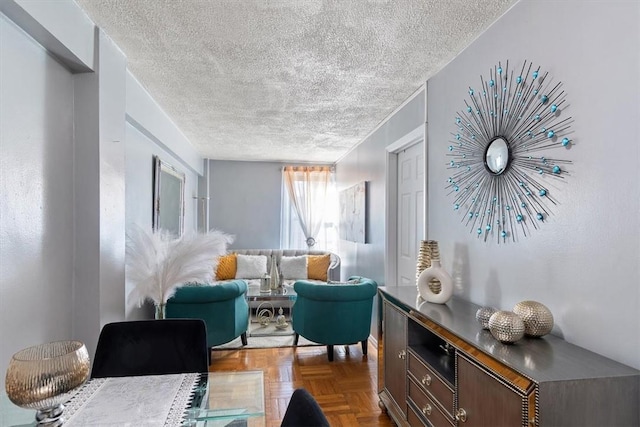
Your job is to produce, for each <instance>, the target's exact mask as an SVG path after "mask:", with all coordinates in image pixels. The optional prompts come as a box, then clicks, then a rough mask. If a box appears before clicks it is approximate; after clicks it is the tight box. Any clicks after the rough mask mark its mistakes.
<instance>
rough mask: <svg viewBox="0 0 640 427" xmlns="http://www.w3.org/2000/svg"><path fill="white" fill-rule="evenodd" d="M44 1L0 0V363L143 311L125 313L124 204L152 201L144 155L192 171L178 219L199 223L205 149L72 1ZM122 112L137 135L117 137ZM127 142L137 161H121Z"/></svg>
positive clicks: (135, 206) (85, 336) (87, 337)
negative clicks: (182, 215) (135, 79)
mask: <svg viewBox="0 0 640 427" xmlns="http://www.w3.org/2000/svg"><path fill="white" fill-rule="evenodd" d="M22 5H25V7H26V9H24V8H22ZM50 6H51V4H50V3H46V2H45V3H43V2H24V1H22V0H3V1H1V2H0V111H1V115H0V194H1V197H0V344H1V345H0V372H4V371H5V370H6V367H7V365H8V362H9V359H10V357H11V355H12V354H13V353H15V352H16V351H18V350H20V349H21V348H24V347H27V346H31V345H36V344H41V343H44V342H48V341H53V340H64V339H79V340H81V341H84V342H85V343H86V344H87V348H88V349H89V352H90V355H91V356H92V355H93V351H94V349H95V344H96V342H97V338H98V334H99V332H100V329H101V327H102V326H103V325H104V324H105V323H107V322H110V321H116V320H124V319H125V317H126V316H131V317H134V318H135V317H136V316H143V314H140V313H135V312H128V313H125V305H126V292H125V245H124V243H125V222H126V219H125V210H126V211H127V212H130V215H129V216H128V219H130V220H131V221H134V220H137V218H138V216H137V215H139V216H140V218H142V217H147V218H150V217H151V203H150V202H149V203H148V204H147V203H145V206H144V207H140V206H139V203H144V200H150V197H151V196H150V194H151V185H150V184H149V181H148V180H150V177H151V158H150V155H151V153H158V154H159V155H161V156H163V158H165V157H164V156H166V158H167V159H169V161H170V162H171V161H173V160H175V161H176V162H177V163H180V164H181V165H182V166H181V167H184V168H185V171H186V172H187V171H188V172H187V173H188V175H187V193H186V198H187V204H186V206H185V207H186V211H187V217H186V221H185V225H186V229H189V228H191V229H193V227H194V224H195V209H194V206H195V202H193V203H189V201H193V199H190V197H191V196H192V195H194V194H196V185H197V184H196V183H197V178H196V177H197V175H198V171H201V170H202V165H203V160H202V158H201V157H200V156H198V155H197V154H196V152H195V150H194V149H193V147H192V146H191V145H190V144H189V143H188V141H187V140H186V138H184V135H182V133H181V132H180V131H179V130H178V129H177V128H176V127H175V125H174V124H173V123H172V122H171V120H170V119H169V118H168V116H166V114H164V112H162V110H161V109H160V108H159V107H158V106H157V104H156V103H155V102H154V101H153V99H151V98H150V97H149V95H148V94H147V93H146V91H144V90H143V89H142V88H141V87H137V86H136V83H135V82H132V81H131V80H130V78H129V76H128V74H127V71H126V60H125V58H124V56H123V55H122V52H121V51H120V50H119V49H118V47H117V46H116V45H115V44H113V42H112V40H111V39H109V38H108V37H107V36H106V35H105V34H104V32H102V31H97V32H96V31H94V26H93V23H91V21H89V20H88V18H87V17H86V15H85V14H84V12H82V10H81V9H80V8H79V7H78V6H77V4H76V3H75V2H73V1H72V0H59V1H58V2H56V6H58V8H56V13H48V12H47V11H49V10H50ZM5 12H6V13H8V14H9V15H11V17H13V18H10V17H9V16H8V15H7V14H6V13H5ZM15 17H19V18H20V19H17V18H15ZM11 19H17V20H16V21H12V20H11ZM32 33H33V34H34V35H35V36H36V37H38V40H37V41H36V39H34V38H32ZM47 49H49V50H47ZM87 52H89V53H87ZM94 58H96V59H97V58H99V61H98V62H97V64H96V65H95V67H96V71H98V72H96V73H94V72H92V71H91V67H94V64H91V63H89V62H90V61H89V59H91V60H93V59H94ZM98 64H99V65H98ZM79 69H81V70H82V71H89V72H85V73H82V74H72V72H71V71H70V70H76V71H78V70H79ZM125 117H126V118H125ZM126 121H131V122H132V123H135V125H136V129H138V130H140V132H143V134H144V135H142V136H141V135H139V134H136V131H133V130H130V131H129V132H128V135H127V136H129V137H131V138H132V140H131V144H127V146H126V147H125V140H126V136H125V126H126ZM145 138H146V139H145ZM149 141H152V142H149ZM153 144H155V145H156V147H154V146H153ZM125 148H126V149H127V150H130V151H131V152H134V153H138V154H139V153H141V152H144V153H145V155H144V156H142V157H145V159H144V161H143V162H141V163H140V164H136V162H135V155H132V158H130V159H128V160H127V162H126V164H125ZM136 150H138V151H137V152H136ZM145 150H146V151H145ZM175 152H178V153H180V155H176V154H175ZM138 173H139V174H140V177H138V176H137V174H138ZM142 175H144V177H142ZM147 184H148V185H147ZM125 187H128V191H129V192H128V193H127V192H126V191H125ZM133 192H137V194H136V196H137V197H132V194H133ZM147 209H148V212H147V213H144V211H145V210H147ZM16 325H18V326H19V327H16ZM0 387H2V389H4V383H2V384H1V385H0Z"/></svg>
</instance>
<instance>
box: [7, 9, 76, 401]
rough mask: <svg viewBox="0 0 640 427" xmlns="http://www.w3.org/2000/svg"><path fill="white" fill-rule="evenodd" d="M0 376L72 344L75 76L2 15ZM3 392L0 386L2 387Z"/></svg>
mask: <svg viewBox="0 0 640 427" xmlns="http://www.w3.org/2000/svg"><path fill="white" fill-rule="evenodd" d="M0 92H1V93H2V95H1V96H0V112H1V115H0V372H2V373H4V372H5V371H6V368H7V365H8V362H9V359H10V358H11V355H12V354H13V353H15V352H16V351H18V350H20V349H21V348H24V347H28V346H30V345H34V344H38V343H43V342H47V341H53V340H64V339H69V338H71V336H72V332H71V329H72V315H73V303H72V285H73V245H74V241H73V228H74V224H73V160H72V159H73V101H74V99H73V76H72V74H71V73H70V72H69V71H68V70H67V69H65V68H64V67H63V66H62V65H61V64H60V63H58V62H57V61H56V60H55V59H54V58H52V57H51V56H49V55H48V54H47V53H46V52H45V51H44V50H43V49H42V47H40V46H39V45H38V44H36V43H35V42H34V41H33V40H32V39H30V38H29V37H28V36H27V35H26V34H24V33H23V32H22V30H20V29H19V28H18V27H17V26H15V25H14V24H13V22H11V21H10V20H8V19H7V18H6V17H5V15H3V14H0ZM1 387H2V389H3V390H4V381H3V382H2V384H1Z"/></svg>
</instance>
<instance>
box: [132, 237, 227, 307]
mask: <svg viewBox="0 0 640 427" xmlns="http://www.w3.org/2000/svg"><path fill="white" fill-rule="evenodd" d="M233 240H234V237H233V236H231V235H229V234H226V233H223V232H221V231H218V230H211V231H209V233H206V234H204V233H186V234H184V235H182V236H181V237H179V238H177V239H173V238H172V237H171V235H170V234H169V233H167V232H164V231H159V232H155V233H149V232H147V231H145V230H144V229H142V228H141V227H139V226H137V225H136V226H134V227H132V229H131V230H130V232H129V233H128V236H127V277H128V280H129V281H130V282H131V283H132V284H133V285H134V288H133V289H132V290H131V292H130V293H129V299H130V301H134V302H137V304H138V306H140V305H141V304H142V303H143V302H144V301H145V300H147V299H148V300H151V301H153V303H154V304H155V305H156V306H158V305H164V304H166V302H167V300H168V299H169V298H171V297H172V296H173V295H174V294H175V292H176V289H177V288H178V287H180V286H182V285H183V284H185V283H190V282H207V281H209V280H211V278H212V276H213V272H214V271H215V270H216V268H217V266H218V257H220V256H221V255H224V254H225V253H226V252H227V246H228V245H229V244H231V243H233Z"/></svg>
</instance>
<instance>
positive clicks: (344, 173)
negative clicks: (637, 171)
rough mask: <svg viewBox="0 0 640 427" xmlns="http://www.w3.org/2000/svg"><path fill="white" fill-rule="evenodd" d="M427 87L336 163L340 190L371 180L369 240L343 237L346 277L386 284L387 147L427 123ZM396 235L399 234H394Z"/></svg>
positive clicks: (368, 205) (341, 253) (344, 272)
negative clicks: (358, 241)
mask: <svg viewBox="0 0 640 427" xmlns="http://www.w3.org/2000/svg"><path fill="white" fill-rule="evenodd" d="M424 117H425V106H424V91H420V92H419V93H416V94H415V96H414V97H413V98H412V99H411V100H409V101H408V102H407V103H406V104H405V105H404V106H403V107H402V108H400V109H399V110H398V111H397V112H396V113H395V114H394V115H393V116H391V117H390V118H389V119H388V120H386V121H385V122H384V123H383V124H382V125H381V126H380V127H379V128H378V129H376V130H375V131H374V132H373V133H372V134H371V135H370V136H369V137H367V138H366V139H365V140H364V141H363V142H362V143H361V144H359V145H358V146H357V147H356V148H354V149H353V150H352V151H351V152H349V153H348V154H347V155H346V156H345V157H344V158H342V159H341V160H340V161H339V162H338V163H337V164H336V182H337V186H338V191H341V190H344V189H345V188H348V187H350V186H352V185H354V184H356V183H358V182H360V181H367V182H368V185H369V186H368V194H367V199H368V200H367V217H368V228H367V241H368V242H369V243H366V244H362V243H354V242H349V241H346V240H340V250H339V254H340V257H341V259H342V265H341V267H340V271H341V275H342V277H343V278H346V277H349V276H352V275H359V276H365V277H370V278H372V279H373V280H375V281H377V282H378V284H379V285H381V286H382V285H384V284H385V265H386V260H385V253H384V252H385V238H386V225H385V221H386V215H385V206H386V201H385V197H386V162H387V152H386V150H385V147H387V146H388V145H389V144H392V143H394V142H395V141H397V140H398V139H400V138H402V137H403V136H405V135H406V134H407V133H409V132H411V131H412V130H414V129H415V128H417V127H418V126H420V125H423V124H424ZM394 238H395V237H394Z"/></svg>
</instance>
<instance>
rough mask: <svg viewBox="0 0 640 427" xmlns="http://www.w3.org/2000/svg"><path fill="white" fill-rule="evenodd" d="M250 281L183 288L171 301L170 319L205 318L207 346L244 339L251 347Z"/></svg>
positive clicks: (167, 313)
mask: <svg viewBox="0 0 640 427" xmlns="http://www.w3.org/2000/svg"><path fill="white" fill-rule="evenodd" d="M246 293H247V282H245V281H244V280H232V281H229V282H224V283H220V284H217V285H215V286H207V285H202V286H183V287H181V288H178V290H177V291H176V293H175V295H174V296H173V297H171V298H170V299H169V300H168V301H167V306H166V317H167V318H181V319H185V318H191V319H203V320H204V322H205V324H206V325H207V346H208V347H209V349H211V347H213V346H216V345H220V344H224V343H226V342H229V341H232V340H234V339H236V338H237V337H241V339H242V344H243V345H247V328H248V327H249V306H248V305H247V299H246V298H245V294H246Z"/></svg>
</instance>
